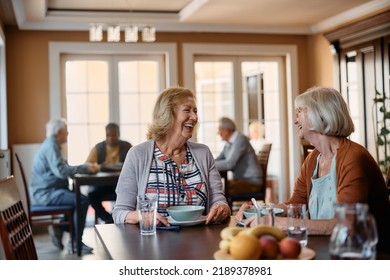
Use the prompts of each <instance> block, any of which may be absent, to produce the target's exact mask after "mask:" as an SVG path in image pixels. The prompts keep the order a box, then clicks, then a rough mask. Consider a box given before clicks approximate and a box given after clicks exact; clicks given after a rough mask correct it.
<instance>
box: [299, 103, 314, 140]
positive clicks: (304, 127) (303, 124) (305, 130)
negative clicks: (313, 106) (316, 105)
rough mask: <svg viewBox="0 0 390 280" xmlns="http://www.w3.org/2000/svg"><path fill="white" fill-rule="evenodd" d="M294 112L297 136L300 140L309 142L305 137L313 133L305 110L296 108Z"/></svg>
mask: <svg viewBox="0 0 390 280" xmlns="http://www.w3.org/2000/svg"><path fill="white" fill-rule="evenodd" d="M295 112H296V118H295V122H294V124H295V125H296V126H298V129H299V132H298V136H299V138H300V139H306V140H309V139H307V137H308V136H309V135H310V134H311V133H313V132H312V131H311V130H310V127H311V123H310V120H309V117H308V115H307V108H301V107H298V108H297V109H295Z"/></svg>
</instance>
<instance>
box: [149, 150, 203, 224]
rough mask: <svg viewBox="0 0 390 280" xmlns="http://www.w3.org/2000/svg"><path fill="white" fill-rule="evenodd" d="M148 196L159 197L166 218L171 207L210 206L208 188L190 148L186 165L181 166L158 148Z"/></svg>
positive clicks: (159, 209) (160, 209)
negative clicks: (208, 204) (208, 203)
mask: <svg viewBox="0 0 390 280" xmlns="http://www.w3.org/2000/svg"><path fill="white" fill-rule="evenodd" d="M146 193H153V194H157V195H158V212H159V213H160V214H161V215H163V216H165V217H166V216H168V213H167V211H166V208H167V207H169V206H175V205H201V206H206V201H207V189H206V185H205V183H204V182H203V180H202V177H201V175H200V171H199V168H198V167H197V165H196V163H195V162H194V159H193V157H192V154H191V152H190V150H189V149H188V147H187V149H186V156H185V160H184V162H183V163H182V164H180V166H177V164H176V163H175V162H174V161H173V160H172V159H171V158H169V157H167V156H166V155H164V154H163V153H162V152H161V150H160V149H159V148H158V146H157V145H155V146H154V153H153V159H152V165H151V168H150V173H149V179H148V186H147V188H146Z"/></svg>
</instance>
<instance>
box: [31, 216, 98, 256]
mask: <svg viewBox="0 0 390 280" xmlns="http://www.w3.org/2000/svg"><path fill="white" fill-rule="evenodd" d="M93 219H94V216H93V215H90V214H88V217H87V226H86V227H85V229H84V235H83V242H84V243H85V244H86V245H88V246H90V247H92V248H96V239H95V238H96V235H95V229H94V220H93ZM33 233H34V241H35V246H36V249H37V252H38V259H40V260H96V259H99V257H98V255H97V253H96V250H94V251H92V254H86V255H82V256H81V257H78V256H77V254H76V253H74V254H71V253H68V252H67V249H66V248H65V249H64V250H62V251H61V250H59V249H57V248H56V247H55V246H54V245H53V243H52V242H51V237H50V235H49V233H48V231H47V228H33ZM68 240H69V234H68V233H64V237H63V242H62V243H63V244H64V246H65V247H66V244H67V243H68Z"/></svg>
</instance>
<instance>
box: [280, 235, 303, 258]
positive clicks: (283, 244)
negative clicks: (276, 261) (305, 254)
mask: <svg viewBox="0 0 390 280" xmlns="http://www.w3.org/2000/svg"><path fill="white" fill-rule="evenodd" d="M301 249H302V248H301V243H299V241H298V240H297V239H295V238H292V237H285V238H283V239H282V240H280V241H279V251H280V254H281V255H282V256H283V257H284V258H287V259H296V258H297V257H298V256H299V254H300V253H301Z"/></svg>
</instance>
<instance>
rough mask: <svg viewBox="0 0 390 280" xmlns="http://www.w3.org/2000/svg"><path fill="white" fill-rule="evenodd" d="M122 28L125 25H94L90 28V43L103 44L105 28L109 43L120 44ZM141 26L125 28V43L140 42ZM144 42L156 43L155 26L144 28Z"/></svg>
mask: <svg viewBox="0 0 390 280" xmlns="http://www.w3.org/2000/svg"><path fill="white" fill-rule="evenodd" d="M121 26H123V25H120V24H118V25H112V24H110V25H106V24H100V23H99V24H97V23H92V24H90V26H89V41H91V42H101V41H102V40H103V31H104V28H107V41H108V42H120V40H121ZM139 29H140V28H139V26H137V25H127V26H126V27H125V29H124V30H123V31H124V35H125V38H124V39H125V42H127V43H130V42H134V43H135V42H138V31H139ZM142 41H143V42H154V41H156V28H155V27H154V26H150V25H147V26H144V27H143V28H142Z"/></svg>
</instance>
